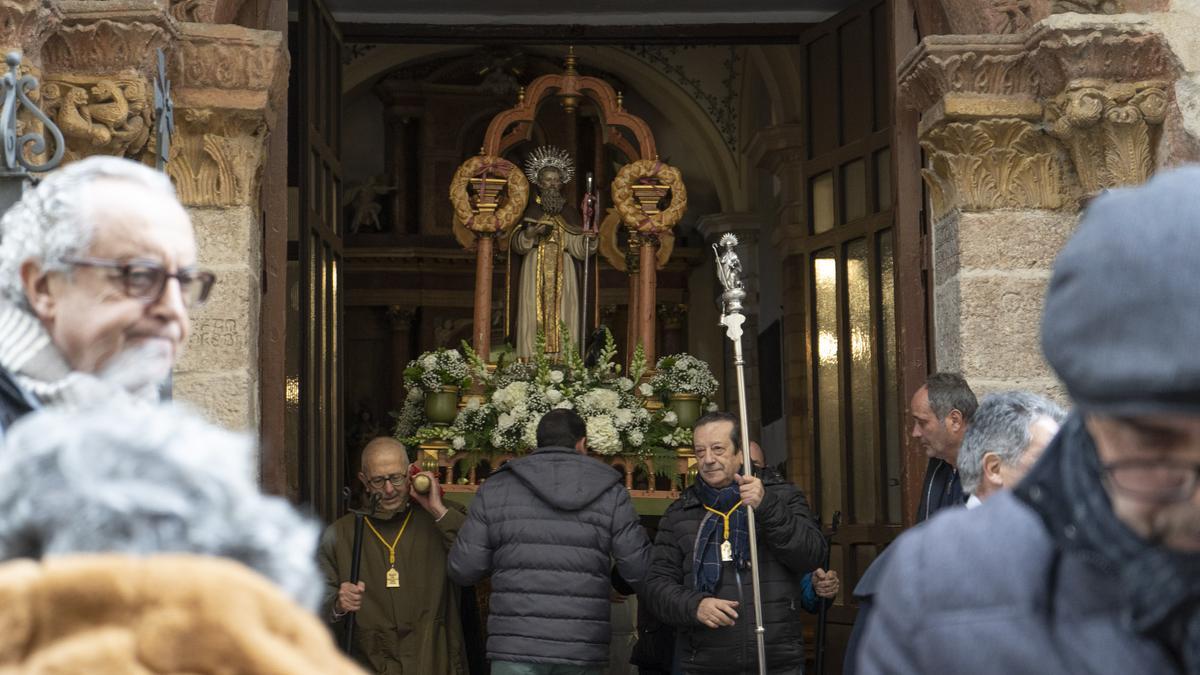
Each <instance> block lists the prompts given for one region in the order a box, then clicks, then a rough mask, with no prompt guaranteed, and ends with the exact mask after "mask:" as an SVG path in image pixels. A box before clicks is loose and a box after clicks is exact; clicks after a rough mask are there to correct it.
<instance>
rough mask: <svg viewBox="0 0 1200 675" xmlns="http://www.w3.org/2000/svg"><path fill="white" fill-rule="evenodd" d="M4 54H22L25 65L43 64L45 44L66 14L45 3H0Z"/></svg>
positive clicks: (29, 0)
mask: <svg viewBox="0 0 1200 675" xmlns="http://www.w3.org/2000/svg"><path fill="white" fill-rule="evenodd" d="M0 16H2V17H4V20H3V21H0V53H4V54H7V53H9V52H11V51H19V52H21V54H22V56H23V57H24V58H23V62H22V65H25V66H34V67H36V66H37V65H38V64H40V63H41V53H42V44H43V43H44V42H45V40H46V37H47V35H49V34H50V33H51V32H52V31H53V30H55V29H56V28H57V26H58V22H59V21H60V20H61V19H62V14H61V13H60V12H59V11H58V10H57V9H56V8H54V7H48V6H46V5H45V4H44V3H42V2H41V0H0Z"/></svg>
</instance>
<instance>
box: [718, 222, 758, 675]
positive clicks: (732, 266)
mask: <svg viewBox="0 0 1200 675" xmlns="http://www.w3.org/2000/svg"><path fill="white" fill-rule="evenodd" d="M737 244H738V240H737V237H735V236H733V235H732V234H725V235H722V236H721V240H720V242H718V243H717V244H713V253H715V254H716V256H717V278H718V279H720V281H721V285H722V286H724V287H725V292H724V293H722V294H721V320H720V324H721V325H722V326H724V327H725V336H726V337H728V338H729V340H730V341H731V342H733V365H734V368H735V370H736V371H737V392H738V421H739V422H740V423H741V431H742V437H741V439H740V441H741V447H742V453H743V457H744V458H745V461H743V462H742V475H744V476H749V475H750V461H749V455H748V453H749V452H750V425H749V424H747V419H746V418H747V417H748V413H747V412H746V361H745V359H743V358H742V324H744V323H745V322H746V316H745V315H744V314H742V301H743V300H745V299H746V290H745V288H743V286H742V263H741V261H740V260H738V256H737V253H735V252H734V250H733V249H734V247H736V246H737ZM718 246H720V248H718ZM722 249H723V250H722ZM746 529H747V530H748V533H749V535H750V581H751V585H752V586H753V588H754V635H755V637H756V638H757V641H758V672H759V675H766V673H767V654H766V629H765V628H763V620H762V592H761V590H760V586H759V578H758V536H757V533H756V529H755V525H754V509H753V508H752V507H750V505H748V504H747V505H746Z"/></svg>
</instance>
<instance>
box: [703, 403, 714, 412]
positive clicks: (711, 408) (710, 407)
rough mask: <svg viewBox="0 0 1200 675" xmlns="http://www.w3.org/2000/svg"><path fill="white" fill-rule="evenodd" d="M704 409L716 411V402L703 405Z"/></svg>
mask: <svg viewBox="0 0 1200 675" xmlns="http://www.w3.org/2000/svg"><path fill="white" fill-rule="evenodd" d="M704 411H705V412H717V404H716V403H709V404H708V405H707V406H705V407H704Z"/></svg>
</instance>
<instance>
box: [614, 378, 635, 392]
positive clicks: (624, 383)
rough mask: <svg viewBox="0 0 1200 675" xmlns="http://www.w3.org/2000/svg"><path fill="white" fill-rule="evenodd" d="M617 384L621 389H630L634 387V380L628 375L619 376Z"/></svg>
mask: <svg viewBox="0 0 1200 675" xmlns="http://www.w3.org/2000/svg"><path fill="white" fill-rule="evenodd" d="M617 386H618V387H620V388H621V391H629V390H630V389H633V380H631V379H629V378H628V377H622V378H619V379H617Z"/></svg>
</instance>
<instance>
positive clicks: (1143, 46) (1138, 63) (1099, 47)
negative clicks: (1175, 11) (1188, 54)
mask: <svg viewBox="0 0 1200 675" xmlns="http://www.w3.org/2000/svg"><path fill="white" fill-rule="evenodd" d="M1025 49H1026V51H1028V52H1029V59H1030V63H1031V64H1032V65H1033V67H1034V68H1035V69H1036V70H1037V72H1038V78H1037V86H1038V95H1039V96H1041V97H1043V98H1050V97H1053V96H1057V95H1058V94H1059V93H1060V92H1062V91H1063V90H1065V89H1066V88H1067V87H1068V86H1069V85H1070V84H1071V83H1072V82H1074V81H1076V80H1084V79H1092V80H1094V79H1103V80H1108V81H1115V82H1141V81H1145V80H1174V79H1175V77H1176V75H1177V74H1178V73H1179V72H1180V71H1181V68H1180V66H1179V64H1178V63H1177V62H1176V60H1175V57H1174V56H1173V54H1172V52H1171V48H1170V46H1169V45H1168V44H1167V43H1166V39H1165V38H1164V37H1163V36H1162V35H1161V34H1158V33H1144V32H1138V31H1135V30H1130V28H1129V27H1128V26H1122V25H1118V24H1111V23H1101V22H1094V23H1090V24H1088V25H1083V26H1070V27H1061V26H1057V25H1053V24H1050V23H1049V22H1048V23H1047V24H1043V25H1042V26H1041V27H1039V28H1038V29H1037V30H1035V31H1034V32H1033V33H1032V34H1031V35H1030V36H1029V38H1028V40H1027V41H1026V43H1025Z"/></svg>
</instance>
